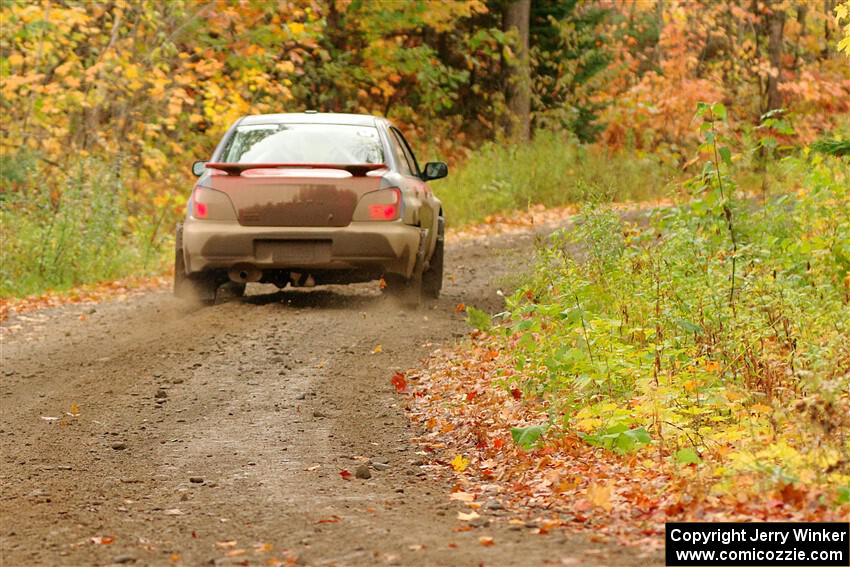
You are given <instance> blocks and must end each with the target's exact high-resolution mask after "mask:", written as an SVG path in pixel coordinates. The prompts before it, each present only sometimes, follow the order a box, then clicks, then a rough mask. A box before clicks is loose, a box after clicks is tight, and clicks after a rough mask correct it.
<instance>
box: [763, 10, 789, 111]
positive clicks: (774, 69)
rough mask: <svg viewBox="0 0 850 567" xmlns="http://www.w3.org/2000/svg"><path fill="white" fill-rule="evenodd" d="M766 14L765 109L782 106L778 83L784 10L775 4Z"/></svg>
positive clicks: (780, 75) (780, 74)
mask: <svg viewBox="0 0 850 567" xmlns="http://www.w3.org/2000/svg"><path fill="white" fill-rule="evenodd" d="M771 10H772V11H771V13H770V14H769V15H768V34H769V35H768V39H767V55H768V58H769V59H770V74H769V75H768V77H767V92H766V96H767V100H766V102H767V106H766V108H765V110H766V111H769V110H775V109H777V108H782V95H781V94H780V92H779V83H780V81H781V80H782V43H783V34H784V31H785V12H784V11H783V10H782V8H780V7H778V6H777V5H775V4H774V5H773V6H772V7H771Z"/></svg>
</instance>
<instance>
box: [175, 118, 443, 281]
mask: <svg viewBox="0 0 850 567" xmlns="http://www.w3.org/2000/svg"><path fill="white" fill-rule="evenodd" d="M198 165H200V167H199V168H198V171H197V173H199V174H200V178H199V179H198V182H197V184H196V185H195V187H194V189H193V191H192V194H191V197H190V199H189V202H188V206H187V215H186V219H185V221H184V223H183V225H182V227H179V228H178V249H177V250H176V258H175V262H176V265H175V291H177V288H178V283H180V282H178V280H180V279H181V278H183V279H185V278H189V279H194V280H195V281H196V282H200V281H201V280H202V279H203V280H204V282H205V283H206V284H208V287H214V286H215V285H219V284H221V283H223V282H225V281H227V280H231V281H233V282H237V283H243V284H244V283H245V282H249V281H273V282H275V283H278V285H280V284H281V282H282V281H283V280H286V279H287V278H286V276H293V274H294V277H290V278H288V279H289V281H290V283H295V282H296V281H298V279H299V278H301V277H302V276H303V275H304V274H309V275H310V277H311V280H312V281H313V282H316V283H345V282H347V281H350V282H354V281H365V280H369V279H377V278H379V277H382V276H387V275H391V276H395V277H397V278H400V280H401V281H404V282H414V280H416V278H417V277H419V276H420V275H421V274H422V273H426V275H427V270H428V269H429V266H431V264H432V260H433V259H434V256H435V254H440V255H441V254H442V247H441V245H440V242H441V239H442V237H443V235H442V232H443V229H442V227H443V226H444V222H443V221H442V205H441V203H440V201H439V200H438V199H437V198H436V197H435V196H434V194H433V193H432V192H431V190H430V188H429V187H428V185H427V183H426V180H427V179H429V177H428V174H427V173H425V172H424V171H420V168H419V166H418V164H417V163H416V160H415V157H414V156H413V152H412V151H411V150H410V148H409V146H408V145H407V143H406V141H405V140H404V137H403V136H402V135H401V133H400V132H399V131H398V130H397V129H396V128H394V127H393V126H392V125H391V124H390V123H389V122H388V121H386V120H385V119H382V118H377V117H372V116H363V115H348V114H318V113H300V114H272V115H258V116H249V117H245V118H242V119H241V120H239V121H238V122H237V123H236V124H235V125H234V126H233V127H231V128H230V130H229V131H228V132H227V134H225V136H224V138H223V139H222V141H221V143H220V144H219V146H218V147H217V148H216V150H215V152H214V154H213V156H212V161H211V162H200V164H196V166H198ZM428 165H429V168H430V170H433V171H437V174H436V175H432V176H431V178H438V177H442V176H444V175H445V171H446V168H445V165H444V164H441V163H439V162H437V165H436V166H434V164H428ZM434 167H436V169H434ZM429 168H426V169H429ZM435 265H436V264H435ZM439 266H440V274H439V278H440V281H441V278H442V272H441V270H442V258H441V257H440V258H439ZM184 276H185V277H184ZM281 278H283V280H282V279H281ZM181 281H182V280H181ZM414 283H415V282H414ZM281 287H282V286H281ZM438 287H439V286H438ZM437 291H439V290H437Z"/></svg>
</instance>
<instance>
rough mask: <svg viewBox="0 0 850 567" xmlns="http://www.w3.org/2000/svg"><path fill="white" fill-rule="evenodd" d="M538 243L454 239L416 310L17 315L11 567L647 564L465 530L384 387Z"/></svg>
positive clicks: (11, 332) (306, 295)
mask: <svg viewBox="0 0 850 567" xmlns="http://www.w3.org/2000/svg"><path fill="white" fill-rule="evenodd" d="M532 250H533V238H532V237H531V236H529V235H525V236H499V237H487V238H485V239H480V238H479V239H477V240H473V239H467V240H464V241H463V242H462V243H459V244H454V245H452V244H451V243H450V247H449V248H448V251H447V260H446V261H447V272H448V275H447V282H446V287H445V289H444V296H443V298H442V299H441V300H440V301H439V302H437V303H436V304H435V305H432V306H430V307H429V308H427V309H422V310H419V311H416V312H410V311H405V310H403V309H401V308H400V307H399V306H398V305H397V304H395V303H393V300H391V299H388V298H385V297H383V296H382V295H381V293H380V291H379V290H378V289H377V286H376V285H374V284H372V285H357V286H348V287H343V286H339V287H334V286H330V287H325V288H316V289H312V290H287V291H283V292H280V291H276V288H273V287H271V288H266V287H263V286H257V287H255V288H249V296H248V297H245V298H243V299H233V300H230V301H226V302H224V303H221V304H219V305H216V306H214V307H208V308H195V307H190V306H186V305H184V304H181V303H180V302H178V301H176V300H174V299H173V298H171V296H170V295H169V294H168V293H166V292H164V291H163V292H160V293H149V294H146V295H142V296H139V297H133V298H130V299H128V300H126V301H111V302H106V303H102V304H98V305H96V306H94V307H93V306H91V305H83V306H80V305H76V306H66V307H62V308H55V309H51V310H45V311H39V312H35V313H30V314H28V315H27V316H18V317H12V318H11V319H10V320H8V321H6V322H5V323H4V327H6V329H5V332H4V333H3V335H2V340H3V344H2V374H0V401H1V402H2V416H1V417H0V463H2V464H1V465H0V564H2V565H8V566H19V565H21V566H24V565H27V566H28V565H109V564H113V563H118V564H135V565H212V564H215V565H220V564H223V565H276V564H283V565H286V564H289V563H294V564H298V565H452V566H453V565H470V566H477V565H482V564H483V565H488V566H496V565H544V564H549V565H606V564H607V565H630V564H644V565H645V564H646V563H647V561H646V560H645V559H640V558H638V556H637V555H636V554H635V552H634V551H630V550H624V549H620V548H617V547H615V546H603V545H601V544H598V543H593V542H592V541H591V540H590V539H588V537H587V536H582V535H572V534H565V533H553V534H549V535H547V536H540V535H530V534H529V533H528V531H527V530H523V529H517V528H516V527H515V526H514V527H513V528H514V529H511V526H509V525H508V523H507V522H505V521H494V522H493V523H491V524H490V525H487V526H483V527H479V528H476V529H472V530H469V531H459V530H458V528H462V527H463V526H464V525H465V522H461V521H458V520H457V512H458V511H462V510H466V508H465V507H463V506H462V505H461V504H459V503H457V502H454V501H451V500H450V499H449V493H450V491H451V479H450V475H448V474H447V473H446V471H445V467H440V466H433V465H429V464H428V462H427V456H423V455H422V454H419V453H418V451H419V448H418V446H417V445H416V444H415V443H413V442H411V438H412V437H414V436H415V435H416V434H417V432H416V431H415V430H414V429H413V428H412V427H411V425H410V424H409V422H408V419H407V417H406V416H405V413H404V410H403V407H402V400H401V399H400V398H399V396H398V395H397V394H396V393H395V392H394V390H393V388H392V386H391V384H390V377H391V376H392V374H393V372H395V371H396V370H402V369H406V368H410V367H413V366H416V364H417V362H418V361H419V360H420V359H421V358H422V357H424V356H425V355H426V354H427V353H428V352H429V350H431V349H432V348H434V347H436V346H437V345H440V344H447V343H451V342H452V341H456V340H457V338H458V337H461V336H463V334H464V333H466V332H467V327H466V325H465V323H464V322H463V318H462V316H461V315H458V314H456V313H455V312H454V307H455V305H456V304H457V303H461V302H463V303H466V304H467V305H476V306H479V307H484V308H488V309H493V310H495V309H497V308H498V307H499V305H500V302H501V299H500V297H499V296H498V295H497V293H496V291H497V289H498V288H499V286H503V285H510V284H509V281H510V279H511V278H512V277H513V274H515V273H516V272H517V271H518V270H522V269H525V267H527V266H528V263H529V258H530V255H531V253H532ZM378 345H380V349H378V348H376V347H377V346H378ZM375 351H380V352H375ZM344 470H345V471H349V472H350V473H351V478H350V479H345V478H343V475H341V474H340V472H341V471H344ZM365 476H369V477H370V478H359V477H365ZM494 519H495V516H494ZM482 536H483V537H492V538H493V542H494V545H489V546H485V545H481V543H480V541H479V538H481V537H482ZM485 541H486V540H485ZM296 562H297V563H296Z"/></svg>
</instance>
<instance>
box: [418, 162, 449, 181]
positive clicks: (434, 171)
mask: <svg viewBox="0 0 850 567" xmlns="http://www.w3.org/2000/svg"><path fill="white" fill-rule="evenodd" d="M448 174H449V166H447V165H446V164H445V163H444V162H442V161H429V162H428V163H426V164H425V171H424V172H423V174H422V177H423V179H424V180H425V181H430V180H432V179H442V178H443V177H445V176H446V175H448Z"/></svg>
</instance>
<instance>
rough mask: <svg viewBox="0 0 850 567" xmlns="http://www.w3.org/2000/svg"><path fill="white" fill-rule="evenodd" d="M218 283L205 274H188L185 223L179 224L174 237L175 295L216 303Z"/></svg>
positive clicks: (190, 299)
mask: <svg viewBox="0 0 850 567" xmlns="http://www.w3.org/2000/svg"><path fill="white" fill-rule="evenodd" d="M216 289H218V284H217V283H216V282H215V280H213V279H212V278H210V277H207V276H205V275H204V274H187V273H186V259H185V258H184V257H183V225H182V224H178V225H177V232H176V234H175V238H174V295H175V297H178V298H180V299H185V300H188V301H195V302H200V303H206V304H209V303H215V294H216Z"/></svg>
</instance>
